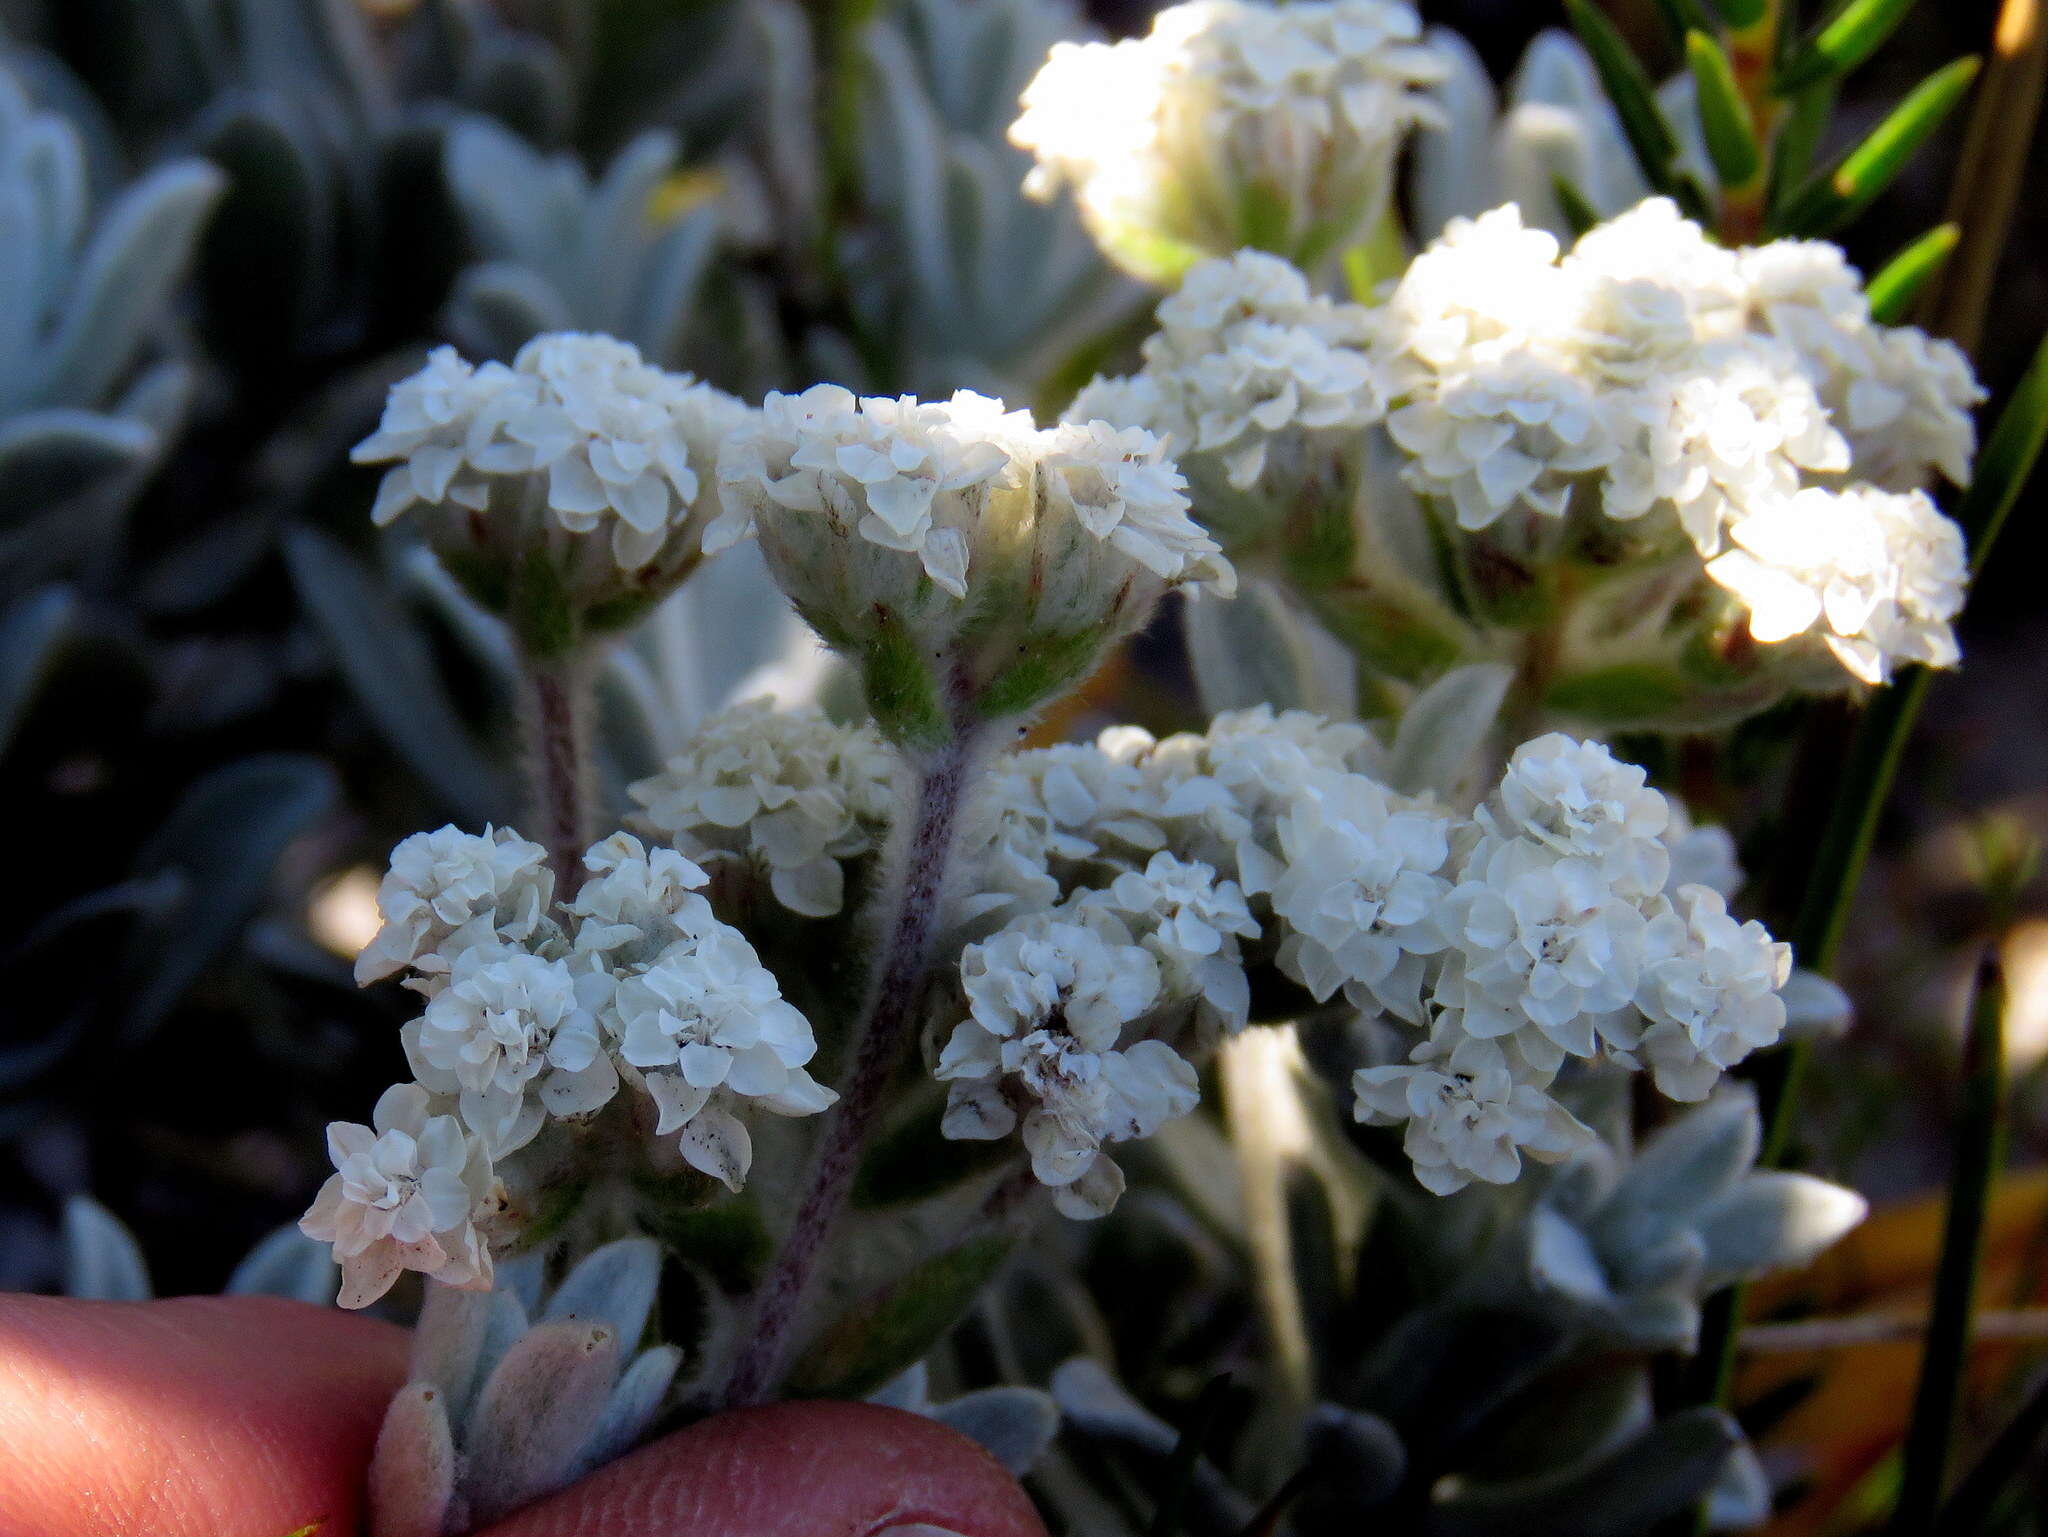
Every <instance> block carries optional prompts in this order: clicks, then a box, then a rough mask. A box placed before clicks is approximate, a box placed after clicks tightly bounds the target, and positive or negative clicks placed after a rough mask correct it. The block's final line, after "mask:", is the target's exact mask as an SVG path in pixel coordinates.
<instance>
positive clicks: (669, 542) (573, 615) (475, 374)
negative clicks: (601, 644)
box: [353, 332, 748, 656]
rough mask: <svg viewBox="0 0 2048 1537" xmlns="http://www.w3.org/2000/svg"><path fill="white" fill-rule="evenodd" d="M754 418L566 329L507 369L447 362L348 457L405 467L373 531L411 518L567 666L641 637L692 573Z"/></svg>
mask: <svg viewBox="0 0 2048 1537" xmlns="http://www.w3.org/2000/svg"><path fill="white" fill-rule="evenodd" d="M747 414H748V413H747V408H746V407H745V406H744V405H743V404H741V403H740V402H739V401H738V400H735V399H734V398H733V397H731V396H729V395H726V394H723V393H721V392H720V391H718V390H715V389H713V388H711V387H710V386H709V385H705V384H698V383H694V382H693V381H691V380H690V379H689V378H688V377H687V376H684V375H677V374H670V373H666V372H664V371H663V370H661V369H659V368H655V367H653V366H652V365H650V364H647V363H645V362H643V361H642V360H641V357H640V354H639V352H638V351H637V350H635V349H634V348H633V347H632V346H630V345H629V344H627V343H625V342H622V341H617V340H614V339H613V338H611V337H608V336H589V335H582V334H578V333H573V332H565V333H559V334H551V335H547V336H540V337H536V338H535V339H534V340H533V341H530V342H528V343H527V344H526V346H524V347H523V348H521V349H520V351H519V355H518V356H517V357H516V358H515V359H514V360H513V362H512V365H511V366H510V367H509V368H508V367H506V366H505V365H504V364H502V363H485V364H483V365H482V366H481V367H472V366H471V365H470V364H468V363H466V362H464V361H463V360H462V359H461V358H460V357H458V356H457V355H456V354H455V352H454V350H453V349H451V348H447V347H440V348H436V349H435V351H434V352H433V353H432V354H431V356H430V357H429V358H428V360H427V366H426V367H425V368H423V369H422V370H421V371H420V372H419V373H417V374H414V375H413V376H412V377H411V378H409V379H405V380H402V381H400V383H399V384H398V385H396V386H395V387H394V388H393V389H392V391H391V396H390V399H389V401H388V402H387V403H386V405H385V408H384V417H383V421H382V422H381V423H380V424H379V426H378V429H377V431H376V432H374V433H372V434H371V435H370V436H369V437H368V438H366V439H365V440H364V441H363V442H361V443H359V444H358V445H357V446H356V449H355V452H354V455H353V457H354V459H355V461H356V462H357V463H358V464H382V463H391V464H393V466H394V467H393V468H392V469H390V470H388V471H386V472H385V475H384V480H383V484H382V485H381V486H380V487H379V489H378V492H377V502H376V507H375V509H374V511H373V512H372V514H371V516H372V517H373V518H374V519H375V521H376V522H378V523H379V524H385V523H389V522H391V521H392V520H393V519H395V518H397V517H398V516H399V515H400V514H402V513H405V512H408V511H410V512H414V513H415V515H416V516H418V517H419V518H420V520H421V522H422V524H423V526H424V532H425V534H426V538H427V542H428V543H429V544H430V545H431V546H432V547H433V549H434V552H435V554H436V555H438V556H439V557H440V558H441V561H442V563H443V564H444V565H445V566H446V567H447V568H448V570H449V571H450V572H451V573H452V574H453V575H454V576H455V577H456V579H457V580H459V581H460V582H461V583H462V584H463V586H464V587H465V588H466V589H467V590H468V591H469V593H470V594H471V596H473V597H474V598H476V600H477V601H478V602H480V603H481V604H483V606H484V607H485V608H487V609H489V610H491V612H493V613H496V614H499V615H502V616H504V617H506V618H508V619H509V620H510V621H511V623H512V624H513V626H514V628H515V630H516V631H517V632H518V634H519V637H520V640H521V643H522V644H523V645H525V646H527V647H528V648H529V649H530V650H532V651H534V652H535V653H537V654H539V655H542V656H558V655H561V654H563V653H565V652H566V651H567V650H569V649H570V648H571V647H572V646H573V645H574V644H575V643H576V642H577V640H578V639H579V638H580V637H581V636H583V635H585V634H587V633H599V634H602V633H607V632H613V631H617V630H620V629H623V628H625V627H626V626H628V625H630V624H631V623H633V622H634V621H635V620H636V619H638V618H639V617H640V616H641V615H643V614H645V613H646V612H647V610H648V609H650V608H651V607H653V605H654V604H655V603H657V602H659V601H660V600H661V599H662V598H663V597H666V596H667V595H668V593H669V592H670V591H671V590H672V589H673V588H674V587H675V585H676V584H677V583H678V582H680V581H681V580H682V579H683V578H684V577H685V576H687V575H688V574H689V573H690V571H691V570H692V569H693V568H694V567H695V566H696V564H697V562H698V560H699V559H700V558H701V555H702V538H703V529H704V525H705V524H706V523H707V522H709V521H710V520H711V518H712V517H713V516H715V515H716V513H717V511H718V506H719V504H718V496H717V486H716V482H715V480H714V479H713V477H712V476H711V474H710V470H711V464H712V460H713V457H714V456H715V454H716V451H717V444H718V443H719V442H720V441H721V440H722V439H723V438H724V437H725V436H726V435H727V433H728V432H730V431H731V430H732V428H733V427H734V426H735V425H736V424H737V423H738V422H739V421H741V420H743V419H744V418H745V417H746V415H747Z"/></svg>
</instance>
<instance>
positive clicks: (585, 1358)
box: [462, 1320, 619, 1524]
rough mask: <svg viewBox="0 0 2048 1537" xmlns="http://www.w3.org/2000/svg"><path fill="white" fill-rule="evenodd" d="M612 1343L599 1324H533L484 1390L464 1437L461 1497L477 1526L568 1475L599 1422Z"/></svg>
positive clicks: (614, 1359) (612, 1362) (612, 1364)
mask: <svg viewBox="0 0 2048 1537" xmlns="http://www.w3.org/2000/svg"><path fill="white" fill-rule="evenodd" d="M618 1363H619V1341H618V1336H617V1335H615V1334H614V1333H613V1332H612V1331H611V1329H610V1328H609V1327H608V1326H606V1325H604V1324H587V1323H582V1322H570V1321H566V1320H565V1321H562V1322H559V1323H548V1324H536V1325H535V1326H534V1327H533V1328H532V1329H530V1330H529V1331H527V1334H526V1337H525V1338H524V1339H522V1340H520V1341H519V1343H518V1344H516V1345H514V1346H513V1347H512V1348H511V1349H510V1350H509V1351H507V1352H506V1353H505V1359H504V1360H503V1361H500V1362H499V1363H498V1368H497V1370H496V1371H494V1372H492V1373H491V1380H490V1381H488V1382H486V1383H485V1384H484V1389H483V1392H482V1394H481V1395H480V1396H479V1397H478V1399H477V1404H476V1409H475V1411H474V1412H473V1413H472V1415H471V1423H470V1427H469V1433H468V1434H467V1435H466V1436H465V1437H464V1438H463V1442H464V1450H465V1453H466V1455H467V1459H468V1466H467V1467H466V1468H465V1470H464V1474H463V1480H462V1493H463V1495H464V1497H465V1499H466V1500H467V1502H468V1505H469V1514H470V1518H471V1520H472V1521H474V1522H476V1523H478V1524H482V1523H484V1522H487V1521H489V1520H492V1519H494V1518H496V1517H498V1516H502V1515H504V1514H506V1513H507V1512H508V1511H512V1510H516V1509H518V1508H519V1507H520V1506H521V1505H524V1504H525V1503H526V1502H527V1501H529V1500H532V1499H536V1498H538V1497H539V1496H540V1495H543V1494H546V1493H547V1492H548V1491H550V1490H552V1489H559V1488H560V1487H561V1486H562V1485H563V1484H565V1483H567V1482H568V1481H569V1479H570V1478H572V1477H574V1476H575V1471H576V1469H577V1467H578V1466H579V1465H580V1463H581V1460H582V1453H583V1449H584V1447H585V1446H586V1445H588V1444H589V1442H590V1438H591V1436H592V1434H593V1433H594V1432H595V1431H596V1429H597V1427H598V1425H599V1423H600V1421H602V1419H603V1418H604V1411H605V1406H606V1404H607V1403H608V1402H609V1400H610V1398H611V1392H612V1385H613V1381H614V1379H615V1378H616V1377H617V1375H618Z"/></svg>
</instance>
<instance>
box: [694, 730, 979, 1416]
mask: <svg viewBox="0 0 2048 1537" xmlns="http://www.w3.org/2000/svg"><path fill="white" fill-rule="evenodd" d="M981 739H982V731H981V729H980V728H978V727H975V726H970V725H966V724H961V723H958V722H956V724H955V726H954V731H953V735H952V737H951V739H950V740H949V741H947V742H946V743H945V744H943V745H942V746H940V747H938V748H937V749H935V750H934V751H932V752H931V753H930V754H929V755H928V756H925V757H923V758H922V759H921V760H920V761H918V762H917V765H916V773H917V781H916V787H915V791H914V801H913V808H912V813H911V816H910V819H909V824H908V830H907V833H906V835H905V836H904V839H903V842H902V844H901V846H900V849H899V852H898V855H897V858H896V861H895V864H896V878H895V888H894V893H893V897H892V898H891V900H889V901H888V902H887V903H886V904H885V905H884V906H883V908H882V911H884V912H886V913H887V914H888V915H889V916H888V926H887V928H886V930H885V932H884V935H883V940H882V950H881V957H880V960H879V962H878V964H877V965H876V968H875V973H874V982H873V985H872V991H871V992H870V994H869V997H868V1002H867V1007H866V1008H865V1009H863V1010H862V1014H861V1023H860V1025H859V1027H858V1028H857V1030H856V1031H855V1033H854V1036H853V1060H852V1065H851V1067H850V1068H849V1070H848V1072H847V1076H846V1080H845V1083H844V1085H843V1086H842V1088H841V1090H840V1095H839V1101H838V1103H837V1104H835V1105H834V1106H833V1107H832V1108H831V1109H830V1110H828V1111H826V1112H825V1119H824V1126H823V1128H822V1130H821V1132H820V1134H819V1142H818V1150H817V1154H816V1156H815V1158H814V1159H813V1161H812V1164H811V1171H810V1177H809V1183H808V1186H807V1188H806V1190H805V1193H804V1199H803V1204H802V1205H800V1206H799V1207H798V1208H797V1214H796V1219H795V1220H794V1221H793V1222H792V1223H791V1224H790V1229H789V1234H788V1236H787V1237H786V1238H785V1239H784V1240H783V1244H782V1250H781V1252H780V1253H779V1254H778V1255H777V1256H776V1259H775V1266H774V1268H773V1269H772V1270H771V1271H770V1272H769V1274H768V1279H767V1280H766V1281H765V1282H763V1283H762V1286H761V1291H760V1294H759V1297H758V1298H757V1300H756V1302H755V1305H754V1318H753V1327H752V1328H751V1330H750V1331H749V1332H748V1334H747V1336H746V1343H745V1344H744V1345H743V1346H742V1347H741V1349H740V1353H739V1355H738V1357H737V1359H736V1360H735V1361H734V1363H733V1370H732V1376H731V1378H730V1379H729V1381H728V1383H727V1386H726V1393H725V1401H726V1404H727V1406H728V1407H732V1408H738V1407H742V1406H744V1405H747V1404H754V1403H760V1402H762V1401H764V1400H766V1399H767V1398H769V1397H771V1396H772V1395H773V1394H774V1392H775V1390H776V1389H777V1388H778V1387H779V1386H780V1385H781V1382H782V1379H783V1377H784V1375H785V1374H786V1373H787V1372H788V1369H789V1364H790V1360H789V1358H790V1353H791V1351H792V1350H793V1349H794V1347H795V1345H796V1333H795V1330H796V1324H797V1322H798V1320H799V1319H800V1318H801V1317H802V1316H803V1312H804V1308H805V1305H806V1303H807V1301H808V1299H809V1293H810V1291H811V1288H812V1285H813V1283H814V1281H815V1280H816V1276H817V1270H818V1262H819V1260H820V1259H821V1258H822V1257H823V1255H824V1251H825V1246H826V1243H827V1242H828V1240H829V1239H830V1238H831V1236H832V1230H833V1228H834V1227H835V1226H837V1224H838V1222H839V1218H840V1216H841V1214H842V1213H843V1212H844V1210H845V1207H846V1199H847V1196H848V1194H849V1193H850V1192H851V1191H852V1189H853V1178H854V1175H855V1173H856V1172H857V1171H858V1170H859V1168H860V1159H861V1153H862V1151H863V1150H864V1149H865V1147H866V1146H867V1141H868V1138H869V1137H870V1136H871V1135H872V1134H873V1132H874V1129H875V1125H876V1122H877V1120H878V1112H879V1110H880V1109H881V1105H882V1098H883V1093H884V1091H885V1090H886V1089H887V1088H888V1086H889V1081H890V1079H891V1078H893V1077H894V1076H895V1073H896V1069H897V1068H898V1066H899V1065H901V1063H902V1061H903V1056H904V1053H905V1052H906V1051H907V1050H908V1049H909V1047H910V1045H911V1042H912V1040H913V1038H914V1036H915V1034H916V1029H917V1001H918V998H919V996H920V995H921V994H922V992H923V990H924V982H925V976H926V973H927V972H928V971H929V970H930V966H931V952H932V944H933V940H934V939H935V938H936V936H937V933H938V930H939V922H940V912H941V907H942V904H943V902H944V899H945V886H946V873H947V866H948V865H949V864H951V862H952V855H953V846H954V843H955V841H956V840H957V837H958V832H959V824H960V812H961V809H962V807H963V806H964V804H965V803H966V799H967V790H968V786H969V785H970V783H971V782H972V778H973V774H974V769H975V765H976V763H977V762H978V759H979V748H980V745H981Z"/></svg>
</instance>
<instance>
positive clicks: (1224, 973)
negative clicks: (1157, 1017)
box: [1081, 850, 1259, 1034]
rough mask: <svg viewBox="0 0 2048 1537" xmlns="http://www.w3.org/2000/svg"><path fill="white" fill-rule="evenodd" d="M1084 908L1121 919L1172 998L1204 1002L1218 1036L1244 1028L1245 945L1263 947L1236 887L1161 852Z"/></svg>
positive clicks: (1247, 1005) (1089, 897) (1091, 896)
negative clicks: (1240, 945)
mask: <svg viewBox="0 0 2048 1537" xmlns="http://www.w3.org/2000/svg"><path fill="white" fill-rule="evenodd" d="M1081 900H1082V901H1083V902H1084V903H1089V902H1092V903H1097V904H1099V905H1101V906H1103V907H1106V908H1108V909H1109V910H1110V911H1111V912H1113V913H1115V914H1116V915H1117V916H1118V917H1119V918H1120V919H1121V920H1122V921H1123V922H1124V924H1125V925H1126V926H1127V927H1128V928H1129V929H1130V930H1131V932H1132V934H1133V935H1134V936H1135V937H1136V938H1137V940H1138V942H1139V943H1140V944H1141V945H1143V946H1144V947H1145V948H1146V949H1147V950H1149V951H1151V952H1152V955H1153V957H1154V958H1155V959H1156V960H1157V961H1158V962H1159V977H1160V990H1161V992H1162V994H1163V995H1164V996H1165V997H1167V998H1169V999H1197V1000H1199V1001H1200V1003H1201V1005H1202V1009H1203V1020H1204V1023H1205V1024H1206V1025H1208V1026H1209V1027H1211V1028H1212V1029H1217V1030H1221V1031H1222V1032H1223V1033H1225V1034H1234V1033H1235V1032H1236V1031H1239V1030H1242V1029H1243V1028H1244V1026H1245V1022H1246V1020H1247V1019H1248V1018H1249V1017H1250V1012H1251V986H1250V983H1249V982H1248V981H1247V980H1246V978H1245V973H1244V963H1243V961H1242V960H1241V959H1240V958H1239V955H1238V942H1239V941H1240V940H1243V939H1256V938H1257V937H1258V935H1259V925H1258V922H1257V920H1256V919H1254V918H1253V917H1252V915H1251V909H1250V908H1249V907H1247V906H1246V905H1245V899H1244V892H1243V891H1241V890H1240V889H1239V888H1238V884H1237V882H1235V881H1219V880H1217V879H1216V872H1215V871H1214V870H1212V869H1211V868H1210V867H1209V866H1207V865H1205V864H1203V863H1201V862H1200V861H1199V860H1184V859H1180V858H1178V857H1176V856H1175V855H1173V854H1170V853H1167V852H1166V851H1164V850H1161V851H1160V852H1159V853H1157V854H1154V855H1153V856H1152V857H1151V859H1149V860H1147V861H1146V863H1145V867H1144V869H1143V870H1125V871H1123V872H1122V873H1121V874H1119V875H1118V876H1117V877H1116V878H1115V879H1114V880H1113V881H1111V882H1110V883H1109V885H1108V887H1107V888H1105V889H1103V890H1101V891H1096V892H1089V893H1086V894H1085V895H1084V896H1083V897H1082V898H1081Z"/></svg>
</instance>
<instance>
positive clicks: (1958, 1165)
mask: <svg viewBox="0 0 2048 1537" xmlns="http://www.w3.org/2000/svg"><path fill="white" fill-rule="evenodd" d="M1963 1073H1964V1080H1963V1103H1962V1105H1961V1106H1960V1107H1959V1114H1958V1115H1957V1117H1956V1153H1955V1171H1954V1173H1953V1174H1952V1175H1951V1177H1950V1179H1949V1187H1948V1217H1947V1220H1946V1222H1945V1223H1944V1224H1943V1227H1942V1234H1941V1260H1940V1263H1939V1266H1938V1268H1937V1269H1936V1270H1935V1273H1934V1310H1933V1312H1932V1313H1931V1314H1930V1315H1929V1316H1928V1320H1927V1347H1926V1351H1925V1353H1924V1354H1923V1355H1922V1357H1921V1364H1920V1385H1919V1388H1918V1389H1917V1390H1916V1391H1915V1393H1914V1395H1913V1418H1912V1421H1911V1423H1910V1424H1909V1425H1908V1426H1907V1428H1906V1444H1905V1469H1904V1474H1903V1476H1902V1478H1901V1480H1900V1487H1899V1503H1898V1504H1897V1505H1896V1506H1895V1507H1894V1508H1893V1511H1892V1530H1893V1531H1894V1532H1896V1533H1898V1534H1900V1537H1906V1534H1908V1533H1912V1534H1918V1533H1921V1532H1926V1531H1930V1530H1932V1529H1933V1525H1934V1517H1935V1513H1936V1512H1937V1510H1939V1508H1940V1504H1941V1490H1942V1484H1943V1482H1944V1481H1945V1480H1946V1478H1947V1474H1948V1461H1949V1452H1950V1448H1951V1445H1952V1443H1953V1442H1954V1440H1955V1422H1956V1406H1957V1405H1958V1404H1959V1403H1960V1402H1961V1400H1962V1392H1963V1373H1964V1371H1965V1370H1966V1369H1967V1368H1968V1366H1969V1360H1970V1313H1971V1308H1972V1306H1973V1304H1974V1302H1975V1300H1976V1292H1977V1271H1978V1268H1979V1262H1980V1261H1981V1259H1982V1257H1983V1249H1984V1214H1985V1211H1986V1209H1987V1208H1988V1206H1989V1205H1990V1199H1991V1182H1992V1181H1993V1180H1995V1179H1996V1178H1997V1177H1998V1170H1999V1165H2000V1164H2001V1163H2003V1162H2004V1155H2005V978H2004V975H2003V973H2002V972H2001V970H2000V968H1999V964H1998V953H1997V951H1996V950H1995V949H1992V950H1987V952H1986V954H1985V957H1984V963H1983V965H1982V966H1981V967H1980V968H1979V970H1978V973H1977V993H1976V998H1975V1000H1974V1001H1973V1003H1972V1005H1971V1009H1970V1031H1969V1034H1968V1035H1967V1036H1966V1037H1965V1038H1964V1041H1963Z"/></svg>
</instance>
